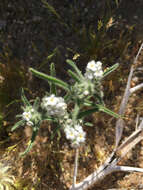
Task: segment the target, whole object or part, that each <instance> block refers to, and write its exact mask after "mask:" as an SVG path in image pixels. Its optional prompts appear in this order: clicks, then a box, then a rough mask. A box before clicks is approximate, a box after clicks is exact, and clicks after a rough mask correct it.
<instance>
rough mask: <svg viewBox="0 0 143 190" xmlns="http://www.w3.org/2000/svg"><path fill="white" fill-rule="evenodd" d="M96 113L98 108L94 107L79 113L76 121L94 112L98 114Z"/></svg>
mask: <svg viewBox="0 0 143 190" xmlns="http://www.w3.org/2000/svg"><path fill="white" fill-rule="evenodd" d="M98 111H99V108H98V107H94V108H92V109H88V110H86V111H83V112H80V113H79V114H78V119H80V118H82V117H86V116H88V115H90V114H92V113H94V112H98Z"/></svg>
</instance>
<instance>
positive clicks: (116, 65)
mask: <svg viewBox="0 0 143 190" xmlns="http://www.w3.org/2000/svg"><path fill="white" fill-rule="evenodd" d="M118 66H119V63H116V64H114V65H113V66H111V67H109V68H108V69H107V70H106V71H104V73H103V78H104V77H105V76H107V75H109V74H110V73H111V72H113V71H114V70H116V69H117V68H118Z"/></svg>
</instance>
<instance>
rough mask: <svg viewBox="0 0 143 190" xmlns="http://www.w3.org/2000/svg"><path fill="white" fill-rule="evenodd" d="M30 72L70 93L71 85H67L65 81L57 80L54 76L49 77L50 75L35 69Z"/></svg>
mask: <svg viewBox="0 0 143 190" xmlns="http://www.w3.org/2000/svg"><path fill="white" fill-rule="evenodd" d="M30 71H31V72H32V73H33V74H34V75H35V76H37V77H39V78H41V79H44V80H47V81H48V82H51V83H53V84H55V85H57V86H59V87H61V88H63V89H64V90H66V91H69V85H68V84H67V83H65V82H64V81H62V80H60V79H57V78H55V77H52V76H49V75H46V74H44V73H42V72H39V71H37V70H35V69H33V68H30Z"/></svg>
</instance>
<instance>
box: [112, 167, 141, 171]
mask: <svg viewBox="0 0 143 190" xmlns="http://www.w3.org/2000/svg"><path fill="white" fill-rule="evenodd" d="M113 170H114V171H122V172H143V168H136V167H129V166H115V168H113Z"/></svg>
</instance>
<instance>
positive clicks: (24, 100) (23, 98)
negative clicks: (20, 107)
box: [21, 88, 31, 106]
mask: <svg viewBox="0 0 143 190" xmlns="http://www.w3.org/2000/svg"><path fill="white" fill-rule="evenodd" d="M21 99H22V101H23V103H24V105H25V106H31V104H30V102H29V101H28V100H27V98H26V96H25V94H24V89H23V88H22V90H21Z"/></svg>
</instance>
